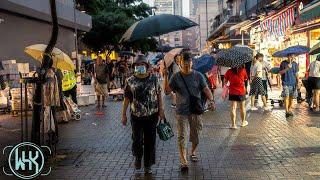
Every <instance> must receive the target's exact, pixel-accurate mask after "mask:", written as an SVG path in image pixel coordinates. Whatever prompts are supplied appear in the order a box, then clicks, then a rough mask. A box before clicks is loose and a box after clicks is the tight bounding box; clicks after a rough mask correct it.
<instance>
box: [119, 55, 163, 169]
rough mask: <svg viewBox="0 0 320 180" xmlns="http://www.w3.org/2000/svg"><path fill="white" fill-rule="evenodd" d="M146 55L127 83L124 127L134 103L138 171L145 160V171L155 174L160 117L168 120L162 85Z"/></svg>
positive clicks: (133, 129) (132, 114)
mask: <svg viewBox="0 0 320 180" xmlns="http://www.w3.org/2000/svg"><path fill="white" fill-rule="evenodd" d="M149 66H150V65H149V63H148V61H147V60H146V58H145V56H144V55H138V56H137V58H136V59H135V61H134V63H133V67H134V75H132V76H131V77H129V78H128V79H127V80H126V85H125V90H124V91H125V93H124V96H125V99H124V102H123V108H122V124H123V125H124V126H125V125H126V124H127V115H126V114H127V108H128V106H129V104H130V112H131V126H132V140H133V143H132V152H133V155H134V156H135V163H134V165H135V168H136V169H137V170H139V169H141V161H142V157H143V161H144V171H145V173H146V174H151V173H152V171H151V166H152V165H154V164H155V156H156V149H155V148H156V126H157V124H158V121H159V118H160V119H161V120H164V119H165V115H164V109H163V103H162V95H161V86H160V83H159V81H158V78H157V77H156V76H155V75H154V74H151V73H150V72H149V71H148V69H149Z"/></svg>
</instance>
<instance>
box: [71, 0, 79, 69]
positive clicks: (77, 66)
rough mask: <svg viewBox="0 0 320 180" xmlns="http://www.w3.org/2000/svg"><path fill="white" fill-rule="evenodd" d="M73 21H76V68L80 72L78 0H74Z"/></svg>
mask: <svg viewBox="0 0 320 180" xmlns="http://www.w3.org/2000/svg"><path fill="white" fill-rule="evenodd" d="M73 4H74V5H73V23H74V48H75V52H76V68H77V73H80V63H79V60H78V27H77V15H76V0H73Z"/></svg>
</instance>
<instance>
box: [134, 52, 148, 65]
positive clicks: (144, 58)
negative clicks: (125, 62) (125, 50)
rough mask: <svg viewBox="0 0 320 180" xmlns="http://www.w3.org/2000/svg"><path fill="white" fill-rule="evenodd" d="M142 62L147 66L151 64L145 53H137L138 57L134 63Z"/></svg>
mask: <svg viewBox="0 0 320 180" xmlns="http://www.w3.org/2000/svg"><path fill="white" fill-rule="evenodd" d="M140 63H145V64H146V65H147V66H149V62H148V60H147V58H146V56H145V55H143V54H139V55H137V57H136V58H135V59H134V61H133V65H135V64H140Z"/></svg>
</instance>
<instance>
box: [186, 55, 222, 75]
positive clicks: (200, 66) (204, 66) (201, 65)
mask: <svg viewBox="0 0 320 180" xmlns="http://www.w3.org/2000/svg"><path fill="white" fill-rule="evenodd" d="M216 63H217V61H216V60H215V59H214V58H213V57H212V56H211V55H209V54H205V55H202V56H201V57H199V58H198V59H195V60H194V63H193V67H192V69H194V70H196V71H199V72H201V73H207V72H209V71H210V70H211V69H212V67H213V66H214V65H215V64H216Z"/></svg>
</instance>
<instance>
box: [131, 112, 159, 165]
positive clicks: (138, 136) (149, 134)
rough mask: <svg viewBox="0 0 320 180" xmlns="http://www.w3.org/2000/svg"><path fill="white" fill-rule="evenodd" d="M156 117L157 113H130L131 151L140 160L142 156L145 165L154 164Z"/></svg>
mask: <svg viewBox="0 0 320 180" xmlns="http://www.w3.org/2000/svg"><path fill="white" fill-rule="evenodd" d="M158 119H159V118H158V114H153V115H151V116H146V117H135V116H133V115H131V126H132V140H133V143H132V153H133V155H134V156H135V158H136V159H138V160H141V159H142V156H143V161H144V166H145V167H150V166H152V165H153V164H155V160H156V135H157V131H156V126H157V123H158Z"/></svg>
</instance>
